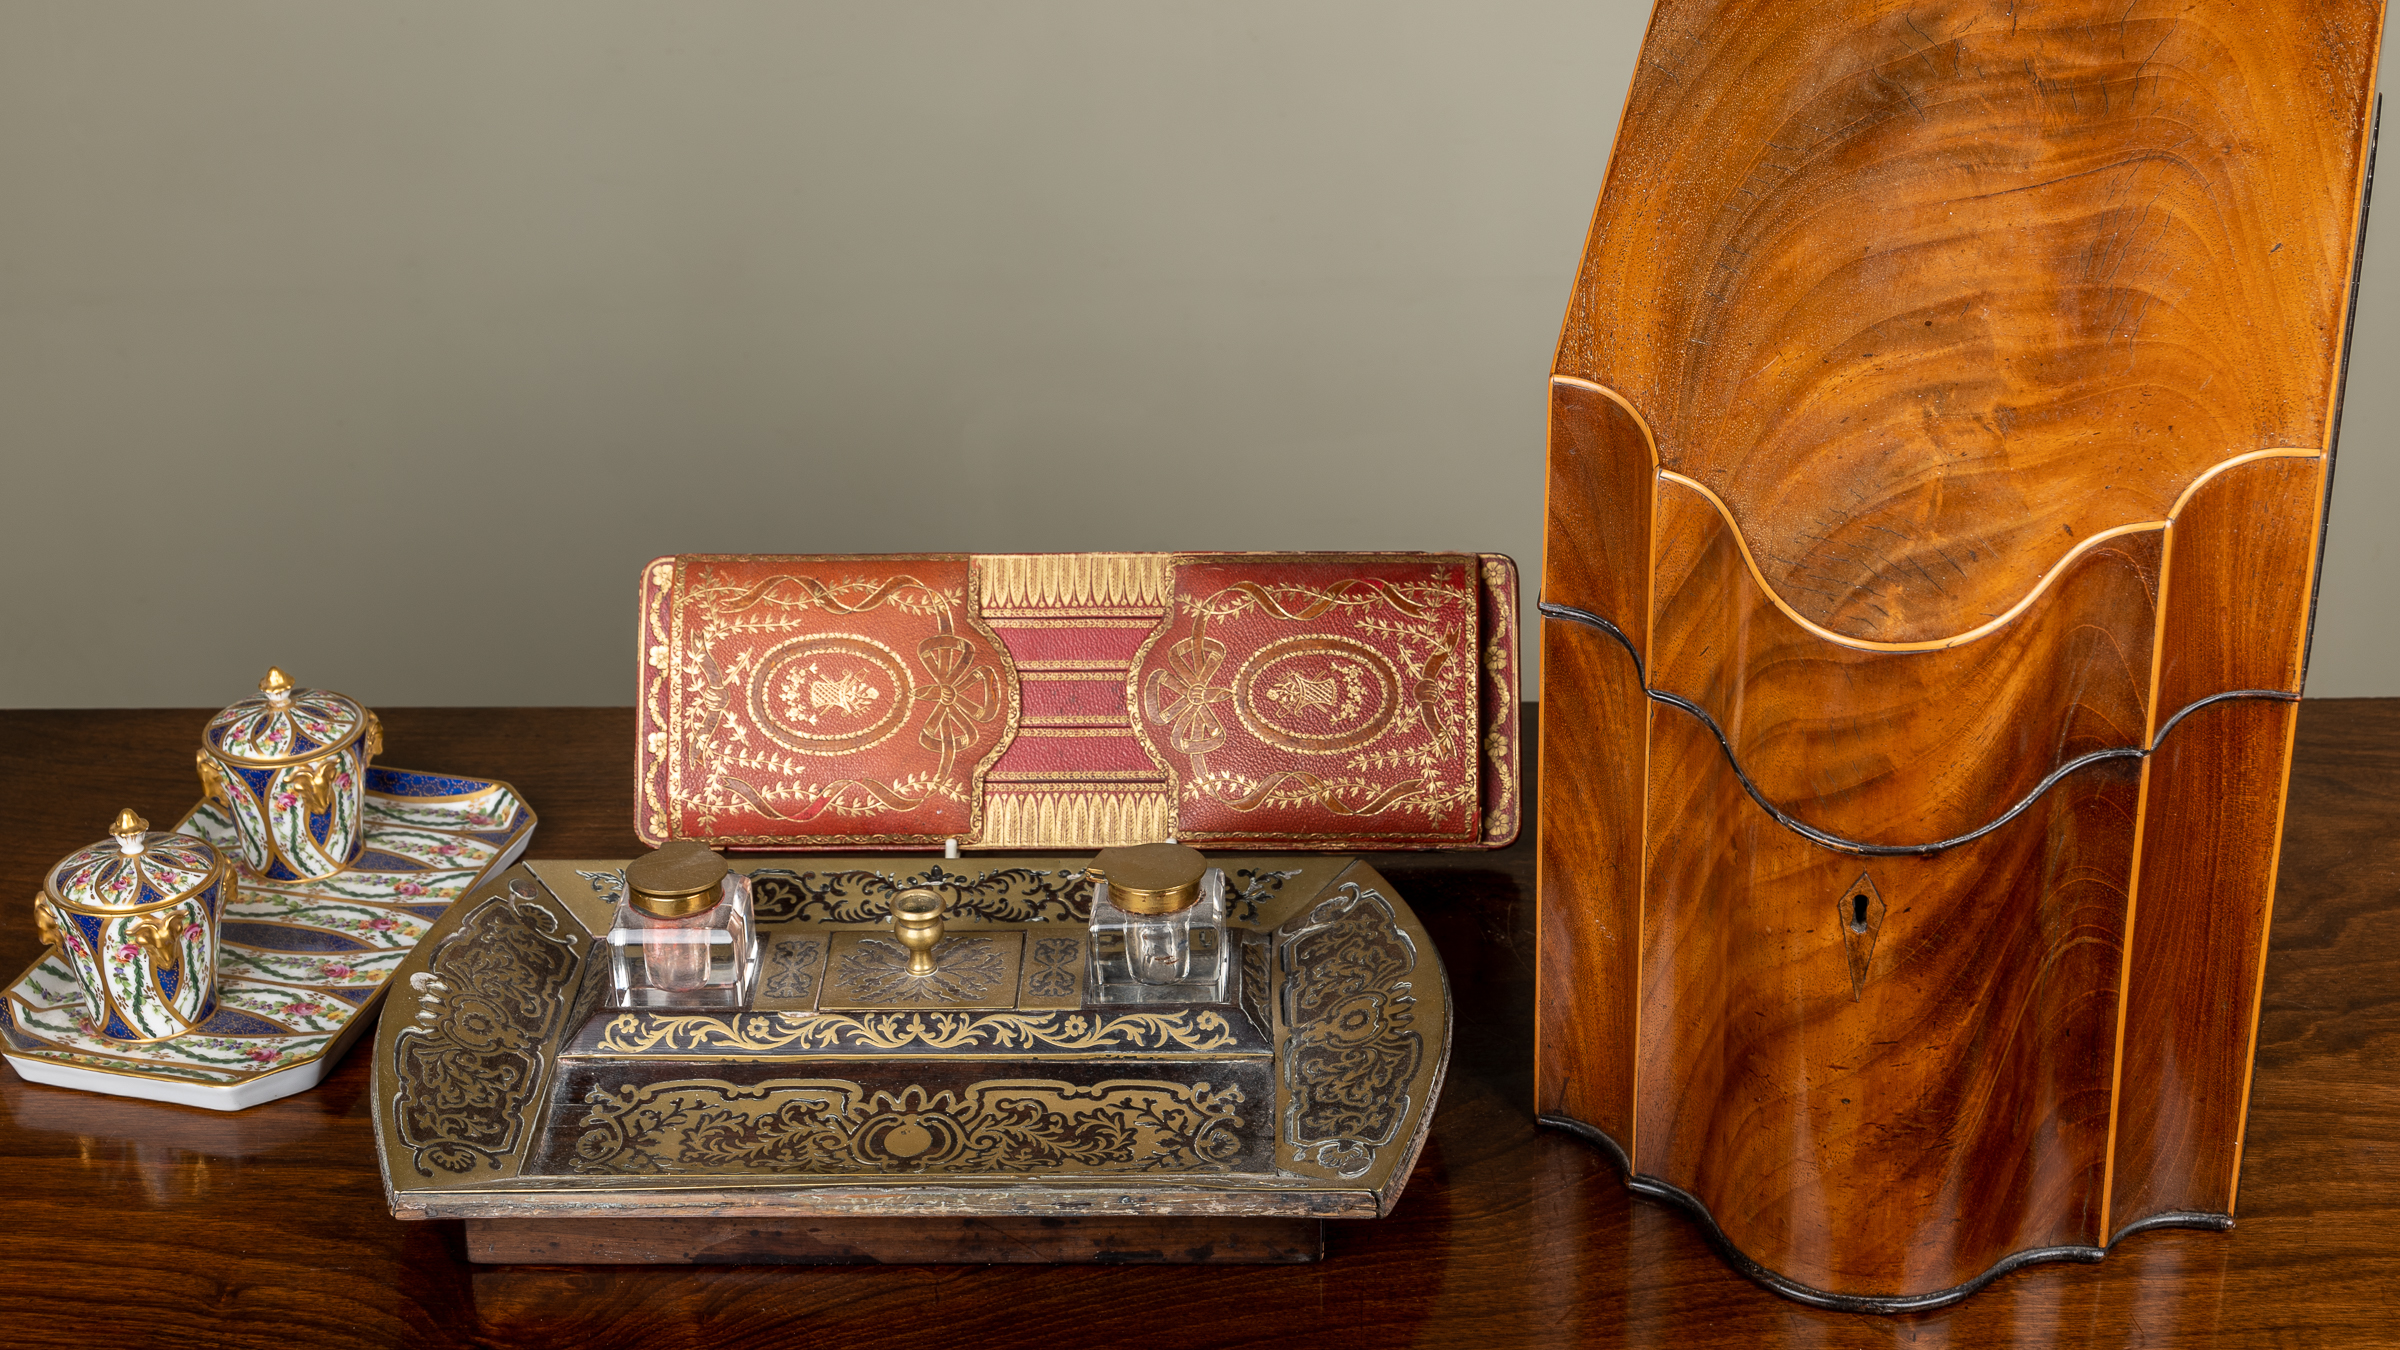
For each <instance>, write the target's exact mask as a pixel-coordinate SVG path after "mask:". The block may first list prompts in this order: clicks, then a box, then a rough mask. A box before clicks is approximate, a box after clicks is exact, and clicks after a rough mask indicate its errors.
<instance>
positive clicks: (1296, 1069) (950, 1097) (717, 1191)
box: [374, 856, 1450, 1227]
mask: <svg viewBox="0 0 2400 1350" xmlns="http://www.w3.org/2000/svg"><path fill="white" fill-rule="evenodd" d="M1085 861H1087V859H1085V858H1080V857H1078V858H1049V857H1044V858H992V859H984V858H978V859H974V860H971V861H969V862H966V863H961V862H959V861H957V860H936V859H926V860H922V861H918V860H907V861H903V860H882V859H874V860H865V861H864V862H863V863H862V861H861V860H857V859H809V858H798V859H777V858H760V859H748V860H743V861H741V862H739V863H737V864H736V867H737V868H738V869H740V870H743V871H747V872H749V873H750V874H751V881H752V897H753V904H754V906H755V911H756V924H757V928H758V931H759V934H760V964H759V975H758V978H757V983H756V987H755V990H754V993H753V995H752V997H751V999H750V1005H749V1006H748V1007H747V1008H744V1009H742V1010H739V1011H735V1010H726V1011H723V1012H713V1013H701V1012H684V1011H677V1012H653V1011H613V1010H610V1009H607V1008H605V1007H603V1006H602V1003H603V994H604V992H605V990H606V986H607V982H608V970H607V964H608V961H607V954H606V952H605V950H604V948H603V944H604V941H605V939H604V935H605V934H606V933H607V931H608V926H609V918H610V913H611V910H612V906H613V904H614V901H615V899H616V896H617V893H618V889H617V888H618V887H620V886H621V885H622V884H623V880H622V876H621V875H620V870H619V869H621V867H622V866H623V864H622V863H621V862H536V863H527V864H521V865H519V866H517V867H514V868H511V869H509V870H508V871H506V872H503V873H500V874H498V875H496V876H494V877H491V878H489V879H487V880H485V881H484V882H482V883H481V884H479V885H478V886H477V887H475V888H474V889H473V890H472V891H470V892H469V893H468V894H467V896H466V897H465V898H463V899H462V900H460V901H459V902H458V903H457V904H455V905H453V906H452V907H451V909H450V912H449V913H448V915H447V916H445V917H444V918H443V919H442V921H441V922H440V923H439V924H438V925H437V926H436V927H435V928H434V929H433V930H432V931H431V932H430V933H428V934H427V935H426V937H425V939H424V941H423V942H422V943H421V944H420V945H419V946H418V947H417V949H416V951H415V952H414V953H413V954H412V955H411V956H410V957H409V959H408V961H407V962H406V964H404V965H403V966H402V967H401V968H400V970H399V971H398V972H397V978H396V982H395V984H394V992H393V998H392V1002H391V1004H390V1006H389V1008H388V1009H387V1011H386V1013H385V1015H384V1018H383V1022H382V1025H381V1026H380V1027H379V1028H378V1029H377V1032H376V1037H375V1090H374V1103H375V1107H374V1110H375V1131H376V1143H377V1149H378V1154H379V1157H380V1160H381V1163H382V1168H383V1179H384V1187H385V1191H386V1193H387V1196H388V1197H389V1199H390V1202H391V1207H392V1212H393V1214H394V1215H396V1216H397V1217H400V1218H403V1219H433V1218H467V1219H474V1220H495V1219H539V1218H593V1217H610V1218H641V1217H648V1218H658V1219H675V1218H690V1219H699V1218H718V1217H724V1216H744V1217H753V1218H755V1217H772V1216H793V1217H802V1216H858V1217H867V1216H887V1217H912V1216H913V1217H920V1218H922V1217H936V1216H939V1217H973V1216H1009V1215H1013V1216H1087V1217H1090V1216H1118V1217H1123V1216H1174V1215H1210V1216H1228V1215H1249V1216H1260V1217H1275V1216H1281V1217H1285V1218H1293V1219H1303V1218H1304V1219H1312V1220H1313V1219H1343V1218H1350V1219H1359V1218H1373V1217H1377V1216H1379V1215H1382V1214H1384V1213H1387V1212H1389V1210H1390V1209H1391V1207H1392V1205H1393V1203H1394V1202H1395V1201H1396V1200H1397V1199H1398V1198H1399V1195H1400V1191H1401V1188H1402V1186H1404V1185H1405V1184H1406V1182H1407V1179H1408V1174H1409V1171H1410V1169H1411V1168H1412V1167H1413V1165H1414V1163H1415V1161H1416V1156H1417V1151H1418V1148H1419V1147H1420V1146H1421V1144H1422V1143H1423V1141H1424V1137H1425V1131H1426V1127H1427V1125H1428V1123H1429V1122H1430V1120H1431V1119H1432V1115H1433V1106H1434V1100H1435V1098H1436V1096H1437V1095H1438V1094H1439V1093H1440V1091H1441V1081H1442V1073H1443V1068H1444V1066H1445V1064H1446V1063H1447V1060H1448V1058H1449V1050H1450V1003H1449V996H1448V989H1447V985H1446V979H1445V977H1444V975H1443V972H1442V967H1441V961H1440V958H1439V957H1438V956H1436V955H1435V953H1434V950H1433V946H1432V944H1431V942H1430V941H1428V939H1427V937H1426V934H1425V930H1424V928H1423V927H1422V925H1420V924H1419V923H1418V921H1417V918H1416V916H1415V915H1414V914H1412V913H1411V912H1410V911H1409V908H1408V906H1407V905H1406V904H1405V903H1403V902H1402V901H1401V899H1400V897H1399V896H1398V895H1396V894H1395V893H1394V892H1393V890H1392V888H1391V886H1390V885H1389V884H1388V883H1387V882H1385V881H1384V879H1383V878H1382V877H1380V876H1378V875H1377V874H1376V873H1375V871H1374V870H1373V869H1372V868H1370V867H1368V866H1367V865H1365V864H1364V863H1362V862H1359V861H1357V860H1355V859H1352V858H1345V857H1338V856H1337V857H1323V856H1314V857H1305V858H1301V857H1294V858H1265V859H1259V858H1253V857H1244V858H1242V859H1239V860H1238V865H1228V866H1227V868H1226V873H1227V881H1228V883H1229V891H1228V895H1229V897H1230V903H1229V904H1228V906H1227V941H1228V942H1229V943H1231V944H1235V945H1236V946H1238V955H1239V964H1238V967H1237V968H1236V969H1235V970H1234V971H1233V978H1231V979H1230V980H1229V987H1228V990H1227V993H1226V997H1225V998H1224V1000H1223V1001H1222V1002H1215V1003H1161V1004H1136V1005H1126V1004H1116V1003H1111V1004H1107V1005H1098V1004H1097V1003H1096V1002H1095V1001H1094V1000H1093V999H1092V998H1091V997H1090V996H1089V994H1088V993H1087V980H1086V975H1085V971H1086V967H1087V964H1088V961H1089V955H1090V952H1089V936H1088V930H1087V926H1086V922H1087V918H1088V915H1089V913H1090V906H1091V889H1092V888H1091V883H1090V882H1088V881H1086V880H1084V879H1083V876H1082V870H1081V869H1082V865H1083V863H1084V862H1085ZM1221 861H1228V862H1234V861H1237V860H1221ZM911 886H931V887H934V888H937V889H938V890H940V891H941V892H942V893H943V895H944V897H945V899H946V900H947V903H948V907H949V908H948V928H947V929H946V931H947V932H948V933H950V934H953V935H960V936H968V937H975V938H981V939H986V940H984V941H979V942H972V943H968V944H964V945H963V946H962V947H961V949H960V950H961V951H962V952H966V953H968V954H970V955H971V956H972V958H973V959H971V960H962V961H960V962H957V963H955V966H954V965H952V964H945V965H944V966H943V968H942V974H943V977H944V978H941V979H935V980H915V981H890V980H878V979H877V978H876V974H877V968H876V966H875V962H874V960H873V959H871V958H873V957H874V956H875V955H876V954H877V953H880V952H887V951H893V950H897V949H896V948H894V947H891V946H890V945H889V944H885V943H875V942H862V938H864V937H868V936H872V935H873V934H875V933H876V932H877V931H878V930H880V931H881V932H882V933H884V934H887V935H888V934H889V933H890V932H891V931H892V930H891V926H890V923H889V921H888V920H887V919H886V918H885V913H886V909H887V906H888V904H889V901H890V898H891V896H892V895H893V894H894V893H895V892H897V891H899V890H902V889H905V888H907V887H911ZM895 988H897V989H898V990H899V992H897V993H895V992H894V991H895ZM471 1227H472V1225H471Z"/></svg>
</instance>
